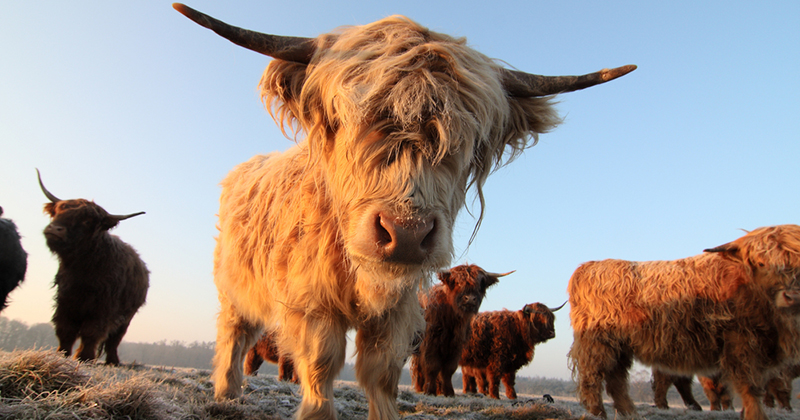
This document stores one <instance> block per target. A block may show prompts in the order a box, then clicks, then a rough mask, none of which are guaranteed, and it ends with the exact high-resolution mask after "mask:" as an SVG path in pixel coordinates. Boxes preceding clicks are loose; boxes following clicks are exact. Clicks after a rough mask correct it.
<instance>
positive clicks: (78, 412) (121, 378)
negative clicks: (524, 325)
mask: <svg viewBox="0 0 800 420" xmlns="http://www.w3.org/2000/svg"><path fill="white" fill-rule="evenodd" d="M336 385H337V386H336V393H335V404H336V409H337V411H338V414H339V418H340V419H345V420H350V419H353V420H358V419H366V417H367V401H366V398H365V397H364V394H363V392H361V390H360V389H359V388H358V387H357V386H356V385H355V384H353V383H350V382H337V384H336ZM554 398H555V402H554V403H546V402H545V401H544V400H543V399H542V398H541V397H533V396H525V395H521V396H520V398H519V399H518V400H516V401H510V400H507V399H501V400H493V399H490V398H486V397H483V396H465V395H460V394H458V395H456V397H454V398H445V397H429V396H424V395H421V394H418V393H415V392H413V391H411V390H410V389H408V388H407V387H401V390H400V395H399V397H398V405H399V408H400V412H401V415H402V417H403V419H414V420H428V419H442V418H446V419H471V420H499V419H512V420H523V419H549V418H554V419H577V418H581V417H584V416H586V412H585V411H584V410H583V408H582V407H581V406H580V405H579V404H578V403H577V402H575V400H574V399H570V398H563V397H562V398H560V397H554ZM300 400H301V395H300V391H299V387H298V386H297V385H294V384H290V383H285V382H279V381H277V380H276V379H275V377H274V376H270V375H262V376H257V377H249V378H248V379H247V382H246V384H245V389H244V396H243V398H242V399H241V400H240V401H236V402H226V403H216V402H214V401H213V387H212V384H211V382H210V380H209V372H208V371H207V370H200V369H182V368H181V369H175V368H158V367H151V366H142V365H133V366H130V365H128V366H122V367H107V366H104V365H99V364H98V365H95V364H79V363H77V362H75V361H73V360H71V359H65V358H63V357H62V356H60V355H59V354H57V353H55V352H52V351H22V352H13V353H0V418H3V419H48V420H50V419H73V420H74V419H101V418H102V419H107V418H120V419H123V418H124V419H156V420H159V419H196V420H203V419H231V420H232V419H243V420H249V419H290V418H291V416H292V413H293V412H294V410H295V408H296V407H297V405H298V404H299V402H300ZM638 408H639V414H640V415H641V417H643V418H647V419H731V420H733V419H738V418H739V415H738V413H736V412H733V411H729V412H722V413H719V412H715V413H712V412H707V411H704V412H700V413H697V412H690V411H686V410H684V409H683V408H672V409H670V410H667V411H664V410H657V409H655V408H652V407H650V405H649V404H640V405H639V406H638ZM607 410H608V412H609V418H614V414H613V410H612V409H611V408H610V406H609V407H607ZM768 414H769V415H770V417H771V418H773V419H794V418H798V416H797V415H794V414H792V413H787V412H785V411H781V410H769V411H768Z"/></svg>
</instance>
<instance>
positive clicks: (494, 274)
mask: <svg viewBox="0 0 800 420" xmlns="http://www.w3.org/2000/svg"><path fill="white" fill-rule="evenodd" d="M516 271H517V270H511V271H509V272H507V273H486V274H488V275H490V276H492V277H505V276H507V275H509V274H511V273H514V272H516Z"/></svg>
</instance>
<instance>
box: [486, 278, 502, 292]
mask: <svg viewBox="0 0 800 420" xmlns="http://www.w3.org/2000/svg"><path fill="white" fill-rule="evenodd" d="M499 281H500V279H499V278H497V277H495V276H491V275H488V276H484V278H483V288H484V289H488V288H489V286H493V285H495V284H497V282H499Z"/></svg>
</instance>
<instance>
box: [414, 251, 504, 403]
mask: <svg viewBox="0 0 800 420" xmlns="http://www.w3.org/2000/svg"><path fill="white" fill-rule="evenodd" d="M438 276H439V280H441V283H439V284H437V285H435V286H434V287H432V288H431V289H430V291H429V292H428V294H427V295H426V296H423V297H421V298H420V303H421V304H422V307H423V308H424V310H425V323H426V328H425V332H424V334H423V336H422V341H421V342H420V343H419V347H418V349H417V351H415V352H414V355H413V356H412V357H411V376H412V379H413V381H414V388H415V389H416V390H417V392H425V393H426V394H428V395H437V394H439V395H445V396H453V395H455V391H454V390H453V382H452V376H453V373H455V371H456V369H457V368H458V361H459V359H460V358H461V349H462V348H463V347H464V343H465V342H466V340H467V337H468V335H469V325H470V321H471V320H472V318H473V317H474V316H475V314H477V313H478V309H479V308H480V305H481V302H482V301H483V298H484V296H485V295H486V289H487V288H488V287H489V286H491V285H493V284H495V283H497V281H498V280H497V277H494V276H492V275H490V274H488V273H486V272H485V271H484V270H483V269H481V268H480V267H478V266H477V265H460V266H458V267H453V268H451V269H450V270H449V271H446V272H442V273H439V274H438Z"/></svg>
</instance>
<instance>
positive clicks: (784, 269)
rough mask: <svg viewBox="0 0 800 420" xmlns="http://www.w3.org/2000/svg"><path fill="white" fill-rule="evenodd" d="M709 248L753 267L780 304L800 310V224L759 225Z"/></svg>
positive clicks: (755, 275)
mask: <svg viewBox="0 0 800 420" xmlns="http://www.w3.org/2000/svg"><path fill="white" fill-rule="evenodd" d="M705 251H706V252H716V253H720V254H722V255H723V256H724V257H726V258H729V259H732V260H735V261H737V262H739V263H741V264H744V265H745V266H747V267H749V270H750V271H751V272H752V275H753V278H754V280H755V281H756V282H757V283H758V284H760V285H761V286H762V287H763V288H764V290H766V291H767V293H768V294H769V297H770V299H773V301H774V303H775V305H776V306H777V307H779V308H790V309H791V310H792V311H794V312H800V226H797V225H779V226H770V227H762V228H758V229H755V230H753V231H751V232H748V233H747V234H746V235H744V236H742V237H741V238H739V239H736V240H735V241H733V242H729V243H727V244H725V245H720V246H718V247H716V248H711V249H706V250H705Z"/></svg>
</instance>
